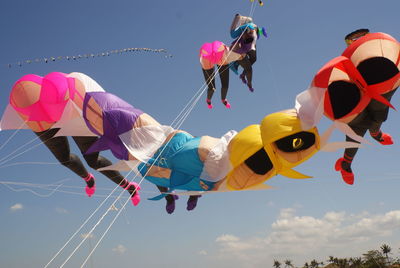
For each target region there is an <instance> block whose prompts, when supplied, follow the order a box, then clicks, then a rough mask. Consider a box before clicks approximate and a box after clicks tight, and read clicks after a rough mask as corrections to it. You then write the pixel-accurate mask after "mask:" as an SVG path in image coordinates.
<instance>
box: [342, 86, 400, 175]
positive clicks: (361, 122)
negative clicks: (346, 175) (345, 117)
mask: <svg viewBox="0 0 400 268" xmlns="http://www.w3.org/2000/svg"><path fill="white" fill-rule="evenodd" d="M395 91H396V90H393V91H391V92H389V93H386V94H384V95H382V96H383V97H385V98H386V99H387V100H388V101H390V99H391V98H392V96H393V95H394V93H395ZM388 114H389V107H388V106H386V105H385V104H383V103H381V102H379V101H377V100H371V102H370V103H369V104H368V106H367V107H366V108H365V109H364V111H362V112H361V113H360V114H359V115H358V116H357V117H356V118H354V119H353V120H352V121H351V122H350V123H349V126H350V127H351V129H352V130H353V131H354V132H355V133H356V134H357V135H359V136H361V137H363V136H364V135H365V133H366V132H367V130H369V132H370V133H371V134H376V135H372V137H373V138H374V139H375V140H377V141H380V140H381V137H382V133H381V126H382V124H383V122H385V121H386V119H387V117H388ZM346 141H351V142H357V141H355V140H353V139H352V138H350V137H348V136H346ZM357 151H358V148H347V149H346V150H345V151H344V159H345V160H346V161H343V162H342V168H343V169H344V170H346V171H347V172H352V171H351V162H352V161H353V158H354V156H355V155H356V154H357Z"/></svg>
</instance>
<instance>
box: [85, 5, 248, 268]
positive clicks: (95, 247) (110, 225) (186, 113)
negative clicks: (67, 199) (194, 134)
mask: <svg viewBox="0 0 400 268" xmlns="http://www.w3.org/2000/svg"><path fill="white" fill-rule="evenodd" d="M253 5H254V3H253ZM242 34H243V33H242ZM229 53H231V51H229ZM228 55H229V54H228ZM221 67H222V66H220V67H219V68H218V71H219V69H220V68H221ZM216 73H217V71H216V72H214V76H213V77H215V75H216ZM202 87H204V84H203V86H202ZM202 92H204V89H203V90H202ZM201 95H202V94H200V95H199V96H197V97H196V98H195V100H194V101H193V103H192V104H191V105H190V108H188V110H187V111H186V112H185V114H184V115H183V116H182V119H181V120H180V122H179V121H178V123H177V125H178V126H179V127H180V126H181V125H182V124H183V123H184V121H185V120H186V118H187V117H188V116H189V114H190V112H191V111H192V110H193V108H194V106H195V105H196V103H197V102H198V101H199V99H200V97H201ZM193 98H194V97H192V99H191V100H193ZM187 106H188V104H187V105H186V106H185V108H186V107H187ZM185 108H184V109H185ZM180 114H182V111H181V113H180ZM174 121H175V120H174ZM168 143H169V141H168ZM168 143H167V144H168ZM165 148H166V146H165V147H164V148H163V150H164V149H165ZM161 153H162V152H161ZM161 153H160V154H159V156H158V157H160V156H161ZM158 157H157V158H158ZM155 162H156V161H154V162H153V164H152V166H153V165H154V163H155ZM148 172H149V171H147V172H146V174H147V173H148ZM146 174H145V175H144V176H143V177H142V179H141V180H140V182H139V186H140V184H141V183H142V182H143V180H144V178H145V176H146ZM135 191H136V189H135ZM128 201H129V199H128V200H127V201H126V202H125V204H124V206H123V207H122V208H125V206H126V204H127V203H128ZM121 211H122V210H121ZM121 211H119V212H118V213H117V215H116V216H115V217H114V219H113V220H112V221H111V223H110V224H109V226H108V228H107V229H106V230H105V231H104V233H103V235H102V236H101V238H100V239H99V241H98V242H97V243H96V245H95V246H94V247H93V249H92V251H91V252H90V253H89V255H88V256H87V258H86V259H85V261H84V262H83V263H82V265H81V268H82V267H84V265H85V264H86V262H87V261H88V260H89V259H90V257H91V256H92V254H93V253H94V251H95V250H96V249H97V247H98V245H99V244H100V243H101V241H102V240H103V238H104V237H105V235H106V234H107V233H108V231H109V230H110V229H111V227H112V226H113V224H114V222H115V221H116V219H117V218H118V216H119V215H120V213H121ZM102 219H103V217H102ZM102 219H101V220H102Z"/></svg>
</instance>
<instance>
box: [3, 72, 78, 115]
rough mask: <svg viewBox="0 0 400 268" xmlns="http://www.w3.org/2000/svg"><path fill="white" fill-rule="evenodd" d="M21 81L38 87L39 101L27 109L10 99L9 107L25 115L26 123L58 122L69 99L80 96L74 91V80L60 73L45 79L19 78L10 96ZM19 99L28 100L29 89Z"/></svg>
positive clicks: (29, 76) (37, 77) (32, 76)
mask: <svg viewBox="0 0 400 268" xmlns="http://www.w3.org/2000/svg"><path fill="white" fill-rule="evenodd" d="M23 81H30V82H33V83H35V84H36V85H32V86H40V87H41V88H40V96H39V99H38V100H37V101H36V102H35V103H33V104H31V105H29V106H28V107H24V108H21V107H17V106H16V104H15V103H14V102H13V101H12V99H11V97H10V104H11V106H12V107H13V108H14V109H15V110H16V111H17V112H19V113H21V114H24V115H27V116H28V121H46V122H57V121H58V120H60V118H61V116H62V113H63V112H64V108H65V106H66V105H67V102H68V100H69V99H70V98H73V97H74V96H75V94H78V96H79V97H80V98H83V96H80V94H79V93H78V92H77V90H76V89H75V80H74V78H68V77H67V75H66V74H64V73H60V72H53V73H49V74H48V75H46V76H45V77H40V76H38V75H34V74H29V75H25V76H23V77H21V78H20V79H19V80H18V81H17V82H16V83H15V84H14V86H13V89H12V90H11V94H12V93H13V91H14V90H15V88H16V87H17V86H18V85H19V84H20V83H21V82H23ZM19 97H21V98H29V97H30V96H29V89H26V90H25V95H23V94H21V95H20V96H19Z"/></svg>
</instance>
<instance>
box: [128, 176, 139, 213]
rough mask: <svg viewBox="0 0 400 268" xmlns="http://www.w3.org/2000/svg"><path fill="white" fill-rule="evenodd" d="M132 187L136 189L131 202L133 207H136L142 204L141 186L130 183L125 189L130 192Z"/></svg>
mask: <svg viewBox="0 0 400 268" xmlns="http://www.w3.org/2000/svg"><path fill="white" fill-rule="evenodd" d="M131 187H134V192H133V196H131V200H132V203H133V205H134V206H135V207H136V206H137V205H138V204H139V203H140V194H139V190H140V185H139V184H137V183H136V182H130V183H129V184H128V186H126V187H125V190H129V189H131Z"/></svg>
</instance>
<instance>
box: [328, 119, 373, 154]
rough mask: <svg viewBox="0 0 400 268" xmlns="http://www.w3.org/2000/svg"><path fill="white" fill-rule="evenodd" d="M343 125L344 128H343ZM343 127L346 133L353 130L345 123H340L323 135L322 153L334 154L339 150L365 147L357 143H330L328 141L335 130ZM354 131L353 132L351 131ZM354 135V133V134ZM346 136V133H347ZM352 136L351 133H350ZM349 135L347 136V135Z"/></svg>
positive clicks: (362, 139) (335, 123)
mask: <svg viewBox="0 0 400 268" xmlns="http://www.w3.org/2000/svg"><path fill="white" fill-rule="evenodd" d="M341 125H343V126H341ZM338 126H339V127H341V128H343V129H345V130H344V131H348V130H349V129H350V130H351V128H350V127H349V126H348V125H347V124H344V123H340V122H334V123H333V124H332V125H331V126H330V127H329V128H328V129H327V130H326V131H325V132H324V133H323V134H322V135H321V148H320V150H321V151H324V152H334V151H337V150H339V149H346V148H361V147H363V146H362V145H361V144H360V143H357V142H347V141H340V142H331V143H328V140H329V138H330V136H331V134H332V132H333V130H335V129H336V128H337V127H338ZM351 131H352V130H351ZM348 133H349V132H348ZM353 133H354V132H353ZM345 134H346V133H345ZM349 134H350V135H351V133H349ZM346 135H347V134H346ZM354 135H356V136H357V137H359V138H360V139H361V140H360V142H362V141H365V142H368V141H367V140H364V138H362V137H360V136H358V135H357V134H355V133H354ZM368 143H369V142H368Z"/></svg>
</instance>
